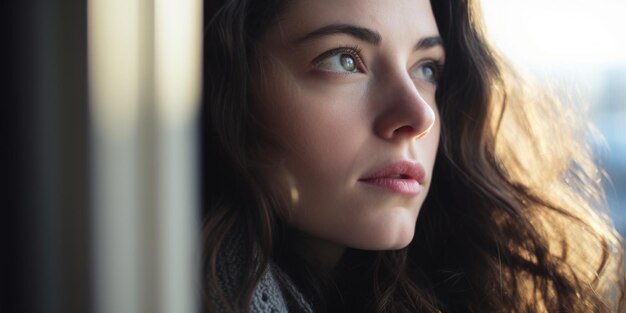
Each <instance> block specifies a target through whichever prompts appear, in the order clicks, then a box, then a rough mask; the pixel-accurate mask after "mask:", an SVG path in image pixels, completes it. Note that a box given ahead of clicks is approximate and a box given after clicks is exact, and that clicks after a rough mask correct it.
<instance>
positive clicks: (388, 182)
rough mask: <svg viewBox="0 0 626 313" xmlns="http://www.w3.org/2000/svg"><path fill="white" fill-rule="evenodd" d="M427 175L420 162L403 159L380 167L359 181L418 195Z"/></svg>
mask: <svg viewBox="0 0 626 313" xmlns="http://www.w3.org/2000/svg"><path fill="white" fill-rule="evenodd" d="M425 177H426V171H425V169H424V166H423V165H422V164H421V163H419V162H410V161H401V162H396V163H392V164H389V165H386V166H383V167H382V168H378V169H376V170H374V171H373V172H371V173H368V174H366V175H365V176H363V177H362V178H360V179H359V182H361V183H364V184H367V185H369V186H373V187H377V188H380V189H383V190H385V191H389V192H393V193H398V194H403V195H409V196H416V195H418V194H420V192H421V190H422V184H423V183H424V180H425Z"/></svg>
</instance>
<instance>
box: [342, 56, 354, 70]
mask: <svg viewBox="0 0 626 313" xmlns="http://www.w3.org/2000/svg"><path fill="white" fill-rule="evenodd" d="M341 66H342V67H343V68H344V69H345V70H347V71H350V72H353V71H354V70H355V69H356V65H355V64H354V59H353V58H352V56H350V55H347V54H344V55H342V56H341Z"/></svg>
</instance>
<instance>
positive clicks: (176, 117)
mask: <svg viewBox="0 0 626 313" xmlns="http://www.w3.org/2000/svg"><path fill="white" fill-rule="evenodd" d="M483 7H484V12H485V18H486V22H487V26H488V30H489V32H490V33H491V35H492V38H493V40H494V42H495V44H496V46H497V47H499V48H500V50H501V51H502V52H503V53H504V54H505V55H506V56H507V57H508V58H509V59H510V60H512V61H513V62H514V63H515V64H517V65H518V66H519V67H521V68H523V69H524V70H525V71H527V72H530V73H533V74H535V75H538V76H539V77H541V78H542V79H545V80H546V81H549V82H551V84H552V86H553V87H556V88H557V90H558V92H559V94H561V95H563V96H564V97H565V98H574V99H576V103H575V104H588V105H589V108H590V114H591V117H592V119H593V120H594V121H595V123H596V125H597V127H598V129H599V130H600V132H601V133H602V134H603V136H604V138H605V140H604V142H596V143H595V144H594V147H595V148H596V155H597V158H598V161H599V162H600V163H601V164H602V165H603V167H604V168H605V169H606V170H607V172H608V175H609V177H610V180H608V179H607V180H606V182H605V186H606V190H607V194H608V198H609V205H610V214H611V216H612V217H613V219H614V220H615V223H616V226H617V228H618V229H619V230H620V231H621V233H622V234H623V235H626V34H624V33H625V32H626V18H625V17H626V2H625V1H623V0H598V1H594V2H591V1H582V0H567V1H566V0H550V1H543V0H526V1H517V0H483ZM0 14H3V18H2V19H0V20H1V21H2V22H3V23H7V24H8V27H3V28H2V29H3V30H8V36H7V38H8V41H7V44H5V45H4V46H3V50H4V52H6V53H7V56H6V57H5V58H4V59H3V61H4V62H3V63H4V64H3V65H4V68H3V71H4V69H6V72H3V73H8V76H9V78H10V79H8V82H9V83H8V84H7V85H3V88H5V89H4V90H3V96H5V97H4V98H3V104H4V105H3V106H1V107H2V110H3V114H1V115H0V116H1V117H2V118H3V122H2V123H0V125H1V126H2V127H5V128H7V129H6V130H4V129H3V131H2V132H0V133H1V134H2V136H3V138H4V137H6V140H3V141H2V144H3V148H4V149H5V150H4V151H8V153H5V155H6V157H7V160H6V161H5V162H2V165H3V167H2V172H1V173H0V175H1V176H2V177H9V178H10V180H9V181H10V188H9V189H8V190H3V195H2V196H3V197H2V199H1V200H2V205H3V209H4V208H8V209H4V210H3V211H2V213H3V214H2V218H0V222H1V223H2V224H3V225H2V227H0V229H1V231H2V232H3V233H5V234H4V235H3V236H0V238H1V239H0V240H1V241H2V243H3V245H2V250H0V251H2V257H0V268H1V269H2V271H1V272H0V284H1V285H0V286H2V292H1V293H0V296H1V297H2V298H0V300H1V301H0V313H4V312H51V313H56V312H59V313H61V312H63V313H65V312H102V313H109V312H133V313H134V312H176V313H185V312H196V310H197V307H196V304H197V301H198V298H199V295H198V294H197V293H196V291H197V290H198V289H197V286H198V283H199V282H198V279H199V278H198V276H197V272H196V268H197V267H196V265H197V263H196V261H197V259H198V255H196V254H195V253H196V251H195V245H196V241H195V240H196V238H197V237H196V234H197V233H198V231H199V230H198V228H199V223H200V221H199V216H198V215H197V214H198V194H199V190H198V184H197V182H198V177H196V175H195V173H197V172H198V171H197V168H198V166H200V165H199V164H198V162H197V160H196V157H197V153H198V151H197V147H198V144H197V140H198V138H197V112H198V104H199V99H200V93H201V87H200V86H201V85H200V82H201V77H200V76H201V68H202V67H201V29H202V26H201V25H202V21H201V17H202V1H201V0H89V1H87V0H82V1H69V0H48V1H36V0H23V1H12V2H11V1H5V2H3V4H2V9H1V10H0ZM569 95H575V96H574V97H572V96H569Z"/></svg>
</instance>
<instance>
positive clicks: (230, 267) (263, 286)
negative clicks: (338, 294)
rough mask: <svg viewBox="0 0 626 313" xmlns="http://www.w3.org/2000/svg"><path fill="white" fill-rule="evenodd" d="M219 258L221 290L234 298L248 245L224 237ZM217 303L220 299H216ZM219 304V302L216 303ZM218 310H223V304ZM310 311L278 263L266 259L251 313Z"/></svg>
mask: <svg viewBox="0 0 626 313" xmlns="http://www.w3.org/2000/svg"><path fill="white" fill-rule="evenodd" d="M224 248H225V249H223V250H222V251H220V254H219V257H218V262H217V263H218V280H219V285H220V289H221V291H222V292H223V293H224V294H225V295H226V297H227V298H230V299H234V298H235V297H237V293H238V291H239V290H240V289H241V287H242V286H241V282H242V278H243V276H245V274H244V273H245V272H247V271H246V268H245V267H248V266H251V264H250V263H249V262H246V256H245V252H246V250H248V248H249V246H248V245H246V244H245V243H244V242H242V238H241V237H239V236H232V237H230V238H229V239H228V240H227V244H226V245H224ZM214 300H215V301H216V303H218V302H220V301H219V300H218V299H217V298H216V299H214ZM218 306H219V305H218ZM219 307H221V309H220V310H218V312H219V313H222V312H225V311H226V310H224V309H223V306H219ZM283 312H290V313H299V312H303V313H313V310H312V308H311V305H310V303H309V302H308V301H307V300H306V299H305V297H304V296H303V295H302V294H301V293H300V292H299V290H298V288H297V287H296V286H295V284H294V283H293V282H292V281H291V279H290V278H289V277H288V275H287V274H285V273H284V272H283V271H282V270H281V269H280V267H279V266H277V265H276V264H275V263H274V262H271V261H270V262H269V263H268V266H267V267H266V268H265V269H264V271H263V275H261V277H260V279H259V280H258V281H257V283H256V286H255V288H254V291H253V293H252V298H251V301H250V313H283Z"/></svg>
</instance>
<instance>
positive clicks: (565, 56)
mask: <svg viewBox="0 0 626 313" xmlns="http://www.w3.org/2000/svg"><path fill="white" fill-rule="evenodd" d="M481 3H482V6H483V12H484V14H485V20H486V24H487V29H488V32H489V34H490V36H491V38H492V39H493V42H494V44H495V45H496V46H497V47H498V48H499V49H501V51H502V52H503V53H504V54H505V55H507V56H508V57H509V58H511V59H512V60H513V61H514V62H521V63H524V64H535V65H537V66H542V65H547V66H553V67H562V66H565V67H567V66H572V65H604V66H606V65H612V64H624V63H626V34H624V31H625V30H626V1H621V0H603V1H582V0H569V1H568V0H550V1H542V0H527V1H515V0H483V1H482V2H481Z"/></svg>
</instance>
